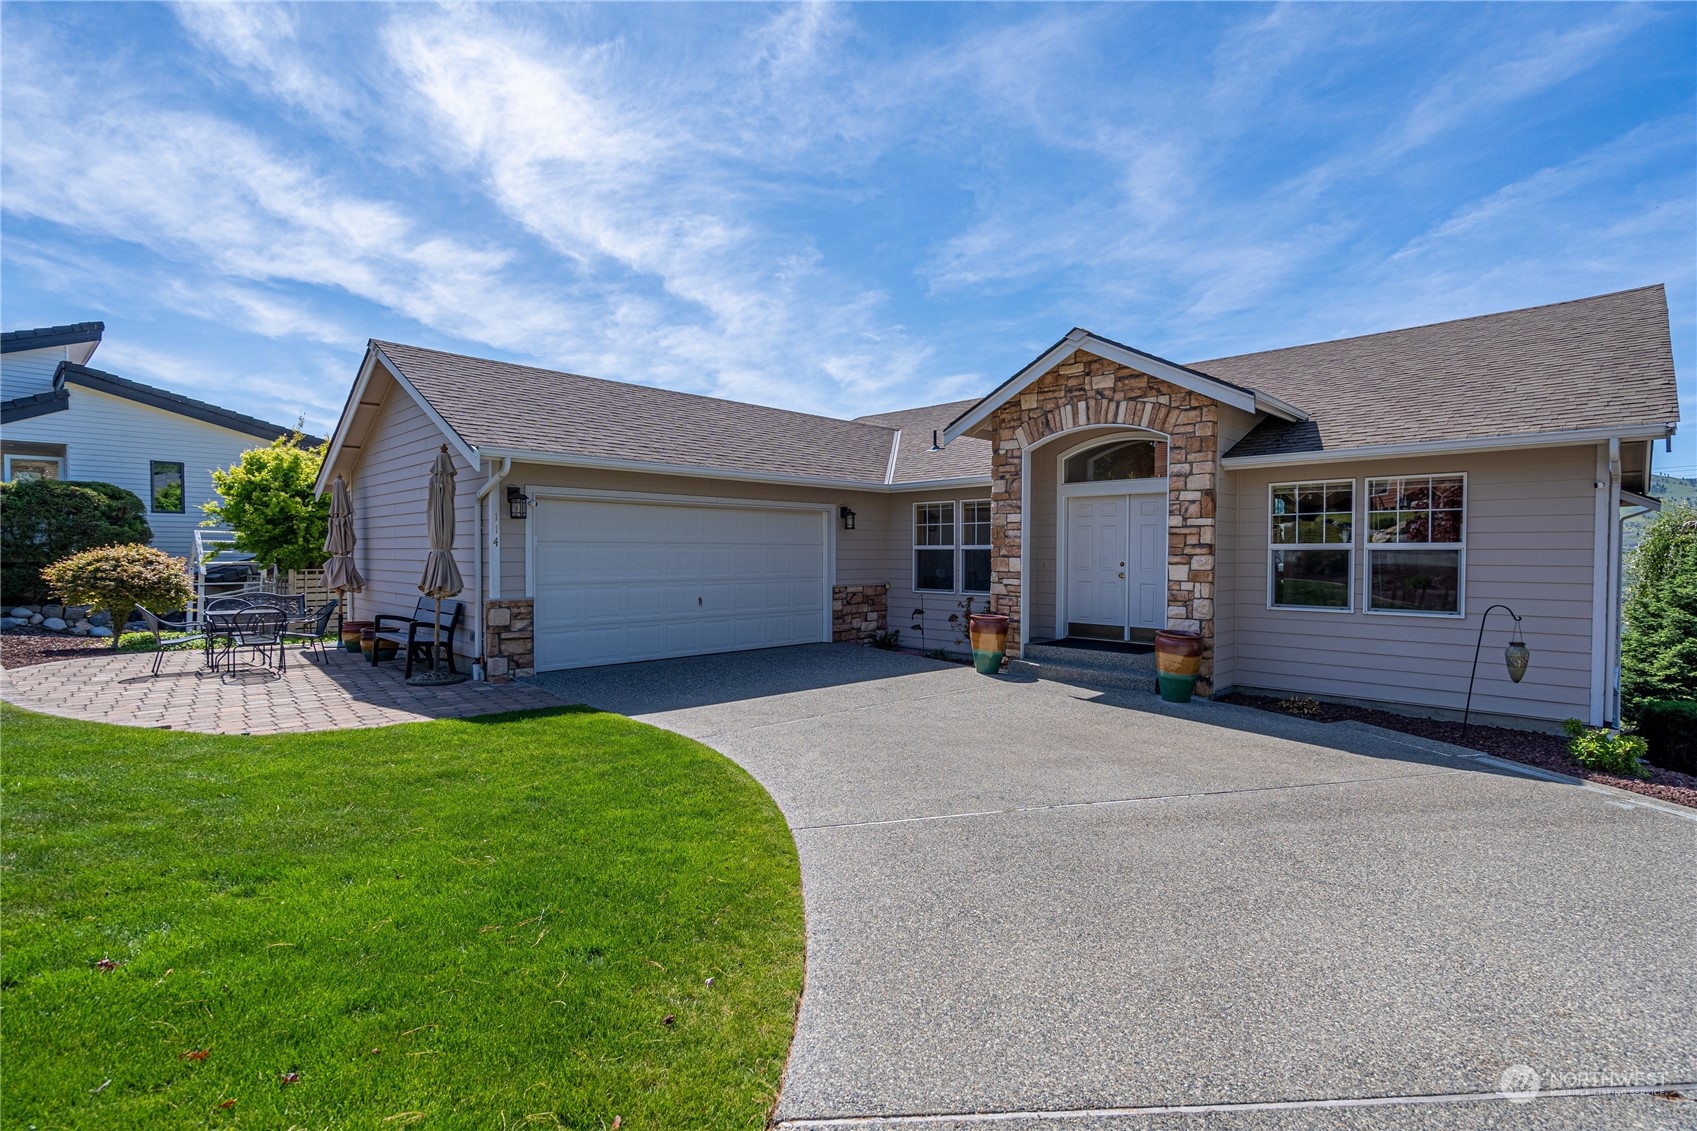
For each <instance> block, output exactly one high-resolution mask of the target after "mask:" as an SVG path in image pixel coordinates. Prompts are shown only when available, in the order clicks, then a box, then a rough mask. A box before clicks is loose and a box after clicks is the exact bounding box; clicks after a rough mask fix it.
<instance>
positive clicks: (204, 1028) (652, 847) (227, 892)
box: [0, 707, 803, 1131]
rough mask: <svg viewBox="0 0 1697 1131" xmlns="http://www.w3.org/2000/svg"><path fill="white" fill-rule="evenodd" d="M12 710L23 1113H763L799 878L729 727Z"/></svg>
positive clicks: (8, 820)
mask: <svg viewBox="0 0 1697 1131" xmlns="http://www.w3.org/2000/svg"><path fill="white" fill-rule="evenodd" d="M0 724H3V728H4V729H3V733H0V741H3V744H4V746H3V751H0V758H3V762H0V773H3V786H4V826H3V829H0V848H3V854H4V873H3V879H0V900H3V904H0V950H3V955H4V964H3V967H0V972H3V990H0V1005H3V1013H0V1061H3V1068H0V1072H3V1077H0V1115H3V1118H4V1124H5V1126H6V1127H17V1128H20V1129H21V1128H25V1127H29V1126H31V1125H34V1126H36V1127H38V1128H41V1129H42V1131H46V1129H47V1128H60V1127H64V1128H70V1127H75V1128H106V1127H149V1128H153V1127H173V1128H176V1127H202V1126H205V1127H254V1128H261V1127H263V1128H279V1129H281V1128H287V1127H291V1126H298V1127H300V1128H326V1127H370V1128H390V1127H411V1126H422V1127H478V1128H492V1127H519V1126H526V1125H528V1126H531V1127H536V1126H542V1127H552V1126H565V1127H587V1128H594V1127H603V1126H611V1125H612V1123H613V1120H614V1117H615V1116H618V1117H622V1126H623V1127H627V1128H658V1127H667V1128H676V1127H714V1128H721V1127H724V1128H729V1127H750V1128H755V1127H760V1126H761V1125H762V1124H763V1123H764V1121H765V1118H766V1115H767V1112H768V1109H769V1107H770V1105H771V1102H772V1099H773V1095H774V1092H775V1090H776V1088H777V1085H778V1081H779V1076H780V1073H781V1072H782V1069H783V1063H784V1056H785V1053H786V1051H787V1049H788V1046H789V1039H790V1032H791V1028H792V1025H793V1022H794V1013H795V1005H796V1001H797V998H798V995H799V994H800V991H801V979H802V946H803V941H802V911H801V881H800V873H799V870H798V867H797V863H796V855H795V846H794V844H793V842H792V841H791V839H790V835H789V831H788V829H787V828H786V827H785V825H784V822H783V819H782V817H781V816H780V815H779V813H778V811H777V808H776V807H775V806H774V805H773V804H772V801H771V799H770V798H768V797H767V796H766V794H765V792H764V791H763V790H762V789H761V788H760V787H759V786H758V785H757V784H756V783H755V782H754V781H753V780H752V779H751V778H749V777H748V775H746V774H745V773H743V771H742V770H741V769H739V768H738V767H736V766H735V765H733V764H732V763H730V762H729V761H727V760H726V759H725V758H723V757H721V756H720V755H718V754H716V753H714V752H713V751H711V750H709V749H707V748H706V747H704V746H701V745H700V744H698V743H695V742H691V741H689V740H687V739H684V738H680V737H678V736H677V735H673V734H669V733H667V732H665V731H661V730H657V729H655V728H653V727H649V726H644V725H642V724H640V723H636V722H632V721H631V720H629V719H625V718H622V717H620V716H617V715H606V714H600V713H597V712H591V711H586V710H581V709H564V710H557V711H544V712H530V713H525V714H516V715H501V716H490V717H486V718H483V719H474V720H466V721H447V722H433V723H422V724H414V725H408V726H396V727H387V728H383V729H379V730H357V731H334V732H328V733H324V734H314V735H290V736H279V737H271V738H232V737H210V736H203V735H193V734H185V733H178V732H171V731H158V730H139V729H131V728H122V727H110V726H101V725H96V724H87V723H77V722H70V721H66V720H62V719H51V718H45V717H42V716H39V715H32V714H29V713H26V712H22V711H18V710H15V709H12V708H9V707H8V708H4V714H3V715H0ZM108 959H109V960H110V961H111V962H112V963H115V964H116V967H115V968H114V969H110V970H106V969H102V964H103V960H108ZM709 979H711V984H709ZM203 1052H204V1054H205V1055H204V1058H202V1056H201V1054H202V1053H203Z"/></svg>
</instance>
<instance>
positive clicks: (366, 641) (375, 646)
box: [359, 628, 400, 664]
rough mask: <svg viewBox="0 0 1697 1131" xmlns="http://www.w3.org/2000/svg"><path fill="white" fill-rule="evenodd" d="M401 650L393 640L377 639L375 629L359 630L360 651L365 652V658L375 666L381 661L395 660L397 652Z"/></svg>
mask: <svg viewBox="0 0 1697 1131" xmlns="http://www.w3.org/2000/svg"><path fill="white" fill-rule="evenodd" d="M399 649H400V645H399V644H396V643H395V642H394V641H393V640H379V639H377V633H376V631H375V630H373V629H369V628H362V629H360V630H359V650H360V651H361V652H364V653H365V658H366V659H368V660H370V661H371V662H372V663H374V664H375V663H377V661H379V660H393V659H394V658H395V653H396V651H398V650H399Z"/></svg>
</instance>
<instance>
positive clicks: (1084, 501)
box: [1066, 494, 1167, 640]
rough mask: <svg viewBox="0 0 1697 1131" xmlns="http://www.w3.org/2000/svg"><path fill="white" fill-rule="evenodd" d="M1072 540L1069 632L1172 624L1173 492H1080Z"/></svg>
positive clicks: (1071, 502)
mask: <svg viewBox="0 0 1697 1131" xmlns="http://www.w3.org/2000/svg"><path fill="white" fill-rule="evenodd" d="M1066 538H1067V543H1066V546H1067V567H1066V568H1067V577H1066V606H1067V615H1066V621H1067V624H1066V628H1067V634H1069V635H1090V636H1106V637H1110V638H1112V639H1116V640H1121V639H1125V637H1126V635H1127V634H1126V631H1125V630H1126V629H1127V628H1165V627H1166V625H1167V498H1166V495H1164V494H1162V495H1087V496H1074V497H1072V498H1070V499H1068V500H1067V530H1066Z"/></svg>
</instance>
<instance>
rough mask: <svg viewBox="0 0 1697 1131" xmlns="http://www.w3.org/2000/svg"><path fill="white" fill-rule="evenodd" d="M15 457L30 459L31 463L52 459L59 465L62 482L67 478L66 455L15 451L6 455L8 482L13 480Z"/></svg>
mask: <svg viewBox="0 0 1697 1131" xmlns="http://www.w3.org/2000/svg"><path fill="white" fill-rule="evenodd" d="M15 459H22V460H28V461H29V462H31V463H46V462H47V461H49V460H51V461H52V462H54V463H56V464H58V465H59V479H60V481H61V482H62V481H63V480H64V478H65V457H64V456H32V455H30V454H29V453H28V452H15V453H11V454H8V455H7V456H6V467H5V473H6V482H8V483H10V482H11V481H12V461H13V460H15Z"/></svg>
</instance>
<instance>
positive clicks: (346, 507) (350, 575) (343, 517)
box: [324, 475, 365, 639]
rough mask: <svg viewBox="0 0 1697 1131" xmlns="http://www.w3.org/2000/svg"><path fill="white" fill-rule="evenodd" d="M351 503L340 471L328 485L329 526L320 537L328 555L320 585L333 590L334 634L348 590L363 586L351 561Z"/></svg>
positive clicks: (338, 634) (340, 621)
mask: <svg viewBox="0 0 1697 1131" xmlns="http://www.w3.org/2000/svg"><path fill="white" fill-rule="evenodd" d="M356 541H357V539H356V538H355V537H354V507H353V503H352V501H351V500H350V499H349V498H348V485H347V484H346V483H344V482H342V477H341V476H340V475H338V476H336V481H335V482H334V483H332V484H331V485H330V529H329V532H328V533H327V534H326V535H325V537H324V550H325V552H326V553H328V554H329V555H330V558H329V560H328V561H326V562H325V563H324V588H326V589H332V590H335V593H336V636H337V638H338V639H340V637H341V635H342V620H343V614H345V613H346V612H347V606H348V594H349V593H358V592H359V591H360V590H362V589H364V588H365V578H364V577H362V576H360V572H359V567H358V566H356V565H355V564H354V543H355V542H356Z"/></svg>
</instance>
